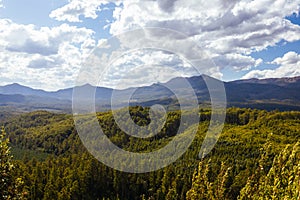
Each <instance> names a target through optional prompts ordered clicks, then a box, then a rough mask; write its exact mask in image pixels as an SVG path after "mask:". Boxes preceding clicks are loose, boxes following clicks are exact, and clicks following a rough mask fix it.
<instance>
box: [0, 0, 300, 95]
mask: <svg viewBox="0 0 300 200" xmlns="http://www.w3.org/2000/svg"><path fill="white" fill-rule="evenodd" d="M271 5H272V6H271ZM299 5H300V1H299V0H296V1H288V0H275V1H274V0H272V1H271V0H252V1H251V0H241V1H238V2H235V1H221V0H211V1H204V0H153V1H150V0H144V1H143V0H127V1H121V0H116V1H109V0H68V1H66V0H43V1H38V0H23V1H20V0H2V1H1V0H0V31H1V34H0V51H1V54H0V81H1V82H0V85H5V84H10V83H14V82H17V83H20V84H23V85H27V86H30V87H33V88H41V89H45V90H57V89H61V88H67V87H72V86H74V84H75V80H76V78H77V76H78V73H79V71H80V69H81V68H82V65H83V63H85V62H86V59H89V56H90V54H91V53H92V52H93V50H94V49H95V48H97V46H99V45H100V46H101V45H103V44H105V43H106V42H107V40H108V39H109V38H111V37H112V36H114V35H118V34H122V33H124V32H126V31H130V30H134V29H136V28H144V27H158V28H168V29H172V30H175V31H179V32H182V33H183V34H185V35H186V38H185V39H187V40H189V39H192V40H193V41H195V42H196V43H197V44H198V45H199V46H200V47H201V48H203V51H205V53H206V54H207V55H209V57H210V59H211V60H212V61H213V62H214V63H215V64H214V65H210V66H205V67H206V69H205V70H203V71H202V72H203V73H206V74H208V75H210V76H213V77H216V78H219V79H222V80H224V81H230V80H236V79H243V78H273V77H292V76H300V16H299V11H300V9H299ZM153 37H154V36H153ZM164 37H165V36H164ZM137 39H138V38H131V39H129V41H125V42H124V41H123V42H124V44H122V45H123V46H124V45H127V46H128V45H129V44H130V43H131V42H134V40H137ZM130 40H132V41H130ZM177 40H178V39H176V38H174V37H173V38H172V36H170V37H169V38H167V41H170V42H171V43H172V42H174V43H176V42H177ZM122 45H121V46H122ZM182 48H183V49H186V51H190V52H187V54H193V50H192V49H189V47H188V46H184V45H183V46H182ZM175 53H176V52H175ZM150 57H151V59H152V60H155V61H157V65H161V67H162V68H161V69H157V70H156V69H153V68H154V67H155V66H154V65H153V66H151V65H149V62H150V63H151V61H150ZM125 58H126V59H125ZM122 59H123V60H120V61H118V64H116V65H111V66H109V68H110V69H109V70H108V72H109V73H110V74H108V72H107V73H106V74H105V73H103V74H105V75H106V76H107V77H106V78H105V80H106V82H105V83H104V85H102V86H107V87H114V86H113V84H112V83H115V82H116V81H117V79H118V78H120V76H119V74H120V73H121V72H122V73H123V75H122V77H123V79H126V81H125V82H124V81H123V83H125V86H123V87H131V86H137V85H147V84H151V83H154V82H164V81H167V80H168V79H170V78H172V77H175V76H178V75H181V73H182V75H198V74H197V73H196V74H195V73H194V74H193V73H191V70H190V69H189V67H190V66H184V65H182V67H183V68H182V69H183V70H179V71H178V63H183V62H179V61H178V60H176V59H179V58H178V57H176V56H174V55H169V54H168V55H166V54H165V53H164V52H163V51H157V52H156V53H153V52H152V53H151V56H149V52H146V51H144V52H143V51H141V52H139V53H137V54H136V55H132V54H130V56H129V54H128V56H125V57H124V58H122ZM137 60H138V62H137ZM166 60H168V62H166ZM120 63H121V64H120ZM122 63H127V64H128V63H131V65H128V66H131V67H132V66H133V65H132V63H139V64H140V63H143V64H144V65H141V67H144V69H143V70H140V69H139V70H136V67H137V66H135V67H134V68H135V70H131V69H126V70H125V72H124V71H122V67H120V66H121V65H122ZM166 65H168V66H166ZM172 65H177V66H172ZM124 66H125V65H123V68H124ZM126 66H127V65H126ZM172 67H173V69H176V70H177V72H174V70H171V69H172ZM148 68H149V69H148ZM169 69H170V70H169ZM185 69H187V70H186V73H184V70H185ZM201 69H203V68H201ZM176 70H175V71H176ZM137 71H139V73H136V74H134V73H135V72H137ZM141 71H142V72H144V73H145V74H144V75H143V74H141ZM155 71H159V72H160V73H164V74H159V75H153V74H152V76H150V75H149V74H147V73H154V72H155ZM171 71H172V73H171ZM126 72H128V77H129V73H130V78H128V77H127V78H126V76H127V74H126ZM146 72H147V73H146ZM179 72H180V73H179ZM103 76H104V75H103Z"/></svg>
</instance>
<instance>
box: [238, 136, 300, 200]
mask: <svg viewBox="0 0 300 200" xmlns="http://www.w3.org/2000/svg"><path fill="white" fill-rule="evenodd" d="M299 157H300V143H299V142H298V143H296V144H295V145H294V146H293V148H291V147H290V145H287V146H286V148H285V149H284V150H283V151H282V152H281V153H280V154H279V155H277V156H276V157H275V158H274V160H273V163H272V166H271V168H270V169H269V170H268V171H267V173H262V170H263V169H264V168H263V166H262V165H260V166H259V168H258V169H257V171H256V173H255V174H254V175H253V176H252V177H251V178H250V179H249V180H248V182H247V184H246V186H245V187H244V188H243V189H242V190H241V193H240V196H239V199H240V200H242V199H294V200H298V199H299V198H300V184H299V183H300V160H299ZM262 158H263V159H265V155H262ZM261 160H262V159H261ZM254 191H255V192H254ZM249 193H252V195H251V196H249Z"/></svg>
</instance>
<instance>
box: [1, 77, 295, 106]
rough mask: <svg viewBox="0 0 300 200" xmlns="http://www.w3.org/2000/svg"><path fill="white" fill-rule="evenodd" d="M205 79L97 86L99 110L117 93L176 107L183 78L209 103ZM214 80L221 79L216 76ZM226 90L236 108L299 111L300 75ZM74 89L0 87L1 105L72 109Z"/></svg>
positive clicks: (121, 100) (233, 84) (123, 102)
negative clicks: (141, 84) (122, 87)
mask: <svg viewBox="0 0 300 200" xmlns="http://www.w3.org/2000/svg"><path fill="white" fill-rule="evenodd" d="M204 77H205V78H206V79H213V78H211V77H208V76H206V75H203V76H194V77H188V78H183V77H177V78H173V79H171V80H169V81H168V82H166V83H156V84H152V85H150V86H144V87H136V88H128V89H124V90H113V89H111V88H105V87H96V88H95V91H96V93H95V99H96V100H95V101H96V109H97V110H99V111H100V110H107V109H110V103H111V96H112V93H114V96H115V97H116V99H118V102H117V104H118V106H119V107H123V106H128V103H127V102H128V100H127V99H126V97H127V96H131V95H130V94H133V95H132V96H131V99H130V105H142V106H151V105H153V104H162V105H168V106H171V107H173V108H175V107H176V106H177V104H178V102H177V99H176V97H175V94H174V92H173V91H171V90H169V89H168V88H176V93H177V94H180V95H186V96H185V97H184V98H186V99H187V100H188V99H190V97H189V95H190V94H189V93H187V92H186V88H185V87H184V84H183V83H184V81H188V82H189V83H190V85H191V86H192V88H193V89H194V92H195V94H196V95H197V98H198V102H199V104H200V105H201V106H203V107H205V106H209V104H210V95H209V91H208V89H207V86H206V82H205V81H204ZM213 80H214V81H220V80H216V79H213ZM223 83H224V86H225V90H226V96H227V105H228V106H229V107H230V106H236V107H249V108H257V109H266V110H274V109H278V110H300V93H299V91H300V76H298V77H293V78H271V79H247V80H237V81H230V82H223ZM78 87H80V88H81V89H82V88H86V89H91V88H94V87H93V86H91V85H89V84H86V85H83V86H78ZM72 94H73V88H67V89H62V90H58V91H55V92H48V91H44V90H38V89H33V88H30V87H26V86H23V85H20V84H17V83H14V84H10V85H5V86H0V107H2V108H10V109H17V110H21V111H32V110H40V109H43V110H52V111H61V112H71V108H72Z"/></svg>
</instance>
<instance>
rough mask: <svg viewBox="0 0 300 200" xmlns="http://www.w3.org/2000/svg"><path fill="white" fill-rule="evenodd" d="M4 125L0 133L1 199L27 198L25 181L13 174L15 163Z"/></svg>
mask: <svg viewBox="0 0 300 200" xmlns="http://www.w3.org/2000/svg"><path fill="white" fill-rule="evenodd" d="M8 144H9V141H8V139H7V138H6V133H5V130H4V127H2V128H1V134H0V199H25V192H23V187H22V186H23V181H22V179H21V178H15V177H14V175H13V170H14V165H13V161H12V156H11V155H10V148H9V146H8Z"/></svg>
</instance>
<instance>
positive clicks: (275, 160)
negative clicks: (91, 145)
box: [1, 106, 300, 200]
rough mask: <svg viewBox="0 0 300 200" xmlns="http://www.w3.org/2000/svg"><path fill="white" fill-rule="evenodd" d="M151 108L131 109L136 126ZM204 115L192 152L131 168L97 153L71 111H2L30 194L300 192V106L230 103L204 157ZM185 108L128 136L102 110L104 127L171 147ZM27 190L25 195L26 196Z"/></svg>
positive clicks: (126, 145) (138, 144) (129, 198)
mask: <svg viewBox="0 0 300 200" xmlns="http://www.w3.org/2000/svg"><path fill="white" fill-rule="evenodd" d="M148 111H149V109H148V108H143V107H139V106H136V107H132V108H130V113H131V116H132V117H133V119H134V121H135V122H136V124H138V125H144V124H148V123H149V120H150V119H149V113H148ZM199 114H200V115H201V117H200V118H201V121H200V123H199V129H198V132H197V135H196V137H195V139H194V141H193V143H192V145H191V146H190V147H189V149H188V151H187V152H186V153H185V154H184V155H183V156H182V157H181V158H180V159H179V160H177V161H176V162H175V163H173V164H171V165H169V166H168V167H165V168H163V169H161V170H158V171H155V172H150V173H144V174H131V173H124V172H119V171H116V170H113V169H111V168H109V167H106V166H105V165H103V164H101V163H100V162H99V161H97V160H96V159H94V158H93V157H92V156H91V155H90V154H89V153H88V152H87V151H86V149H85V147H84V146H83V145H82V144H81V141H80V139H79V137H78V135H77V133H76V129H75V127H74V122H73V118H72V116H71V115H67V114H53V113H50V112H46V111H36V112H32V113H26V114H22V115H17V116H10V117H5V118H3V120H2V122H1V125H3V126H4V128H5V132H6V133H7V135H8V138H9V142H10V144H9V145H10V146H11V152H12V154H13V155H14V161H13V162H14V165H15V168H14V173H13V176H15V177H18V178H21V180H22V181H23V182H24V191H26V192H25V194H26V195H25V197H26V198H28V199H47V200H48V199H64V200H67V199H101V200H102V199H105V200H106V199H111V200H116V199H125V200H134V199H146V200H148V199H151V200H152V199H170V200H171V199H195V200H196V199H258V198H263V199H295V200H296V199H299V198H300V188H299V185H300V184H299V183H300V159H299V158H300V147H299V146H300V144H299V142H300V112H296V111H290V112H279V111H272V112H267V111H263V110H252V109H240V108H230V109H228V112H227V116H226V124H225V127H224V130H223V132H222V134H221V136H220V138H219V140H218V142H217V144H216V146H215V147H214V149H213V151H212V152H210V153H209V154H208V155H207V156H206V157H205V158H204V159H203V160H201V159H199V156H198V153H199V151H200V148H201V144H202V141H203V139H204V137H205V133H206V131H207V128H208V125H209V119H210V111H209V110H205V109H202V110H200V111H199ZM180 116H181V113H180V112H179V111H173V112H169V113H168V117H167V122H166V124H165V127H164V128H163V129H162V131H161V132H160V133H159V134H158V135H156V136H155V137H152V138H148V139H137V138H133V137H130V136H128V135H126V134H125V133H124V132H122V131H121V130H120V129H119V128H118V126H117V124H116V123H115V121H114V119H113V116H112V113H111V112H102V113H97V117H98V119H99V123H100V125H101V127H102V129H103V130H104V132H105V134H106V135H107V136H108V137H109V138H110V140H111V141H113V142H114V143H115V144H116V145H118V146H119V147H122V148H123V149H126V150H129V151H133V152H149V151H152V150H153V149H157V148H161V147H163V146H165V145H166V144H167V143H168V142H169V141H170V140H171V139H172V137H173V136H174V134H176V132H177V129H178V126H179V122H180ZM25 197H23V198H25Z"/></svg>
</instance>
